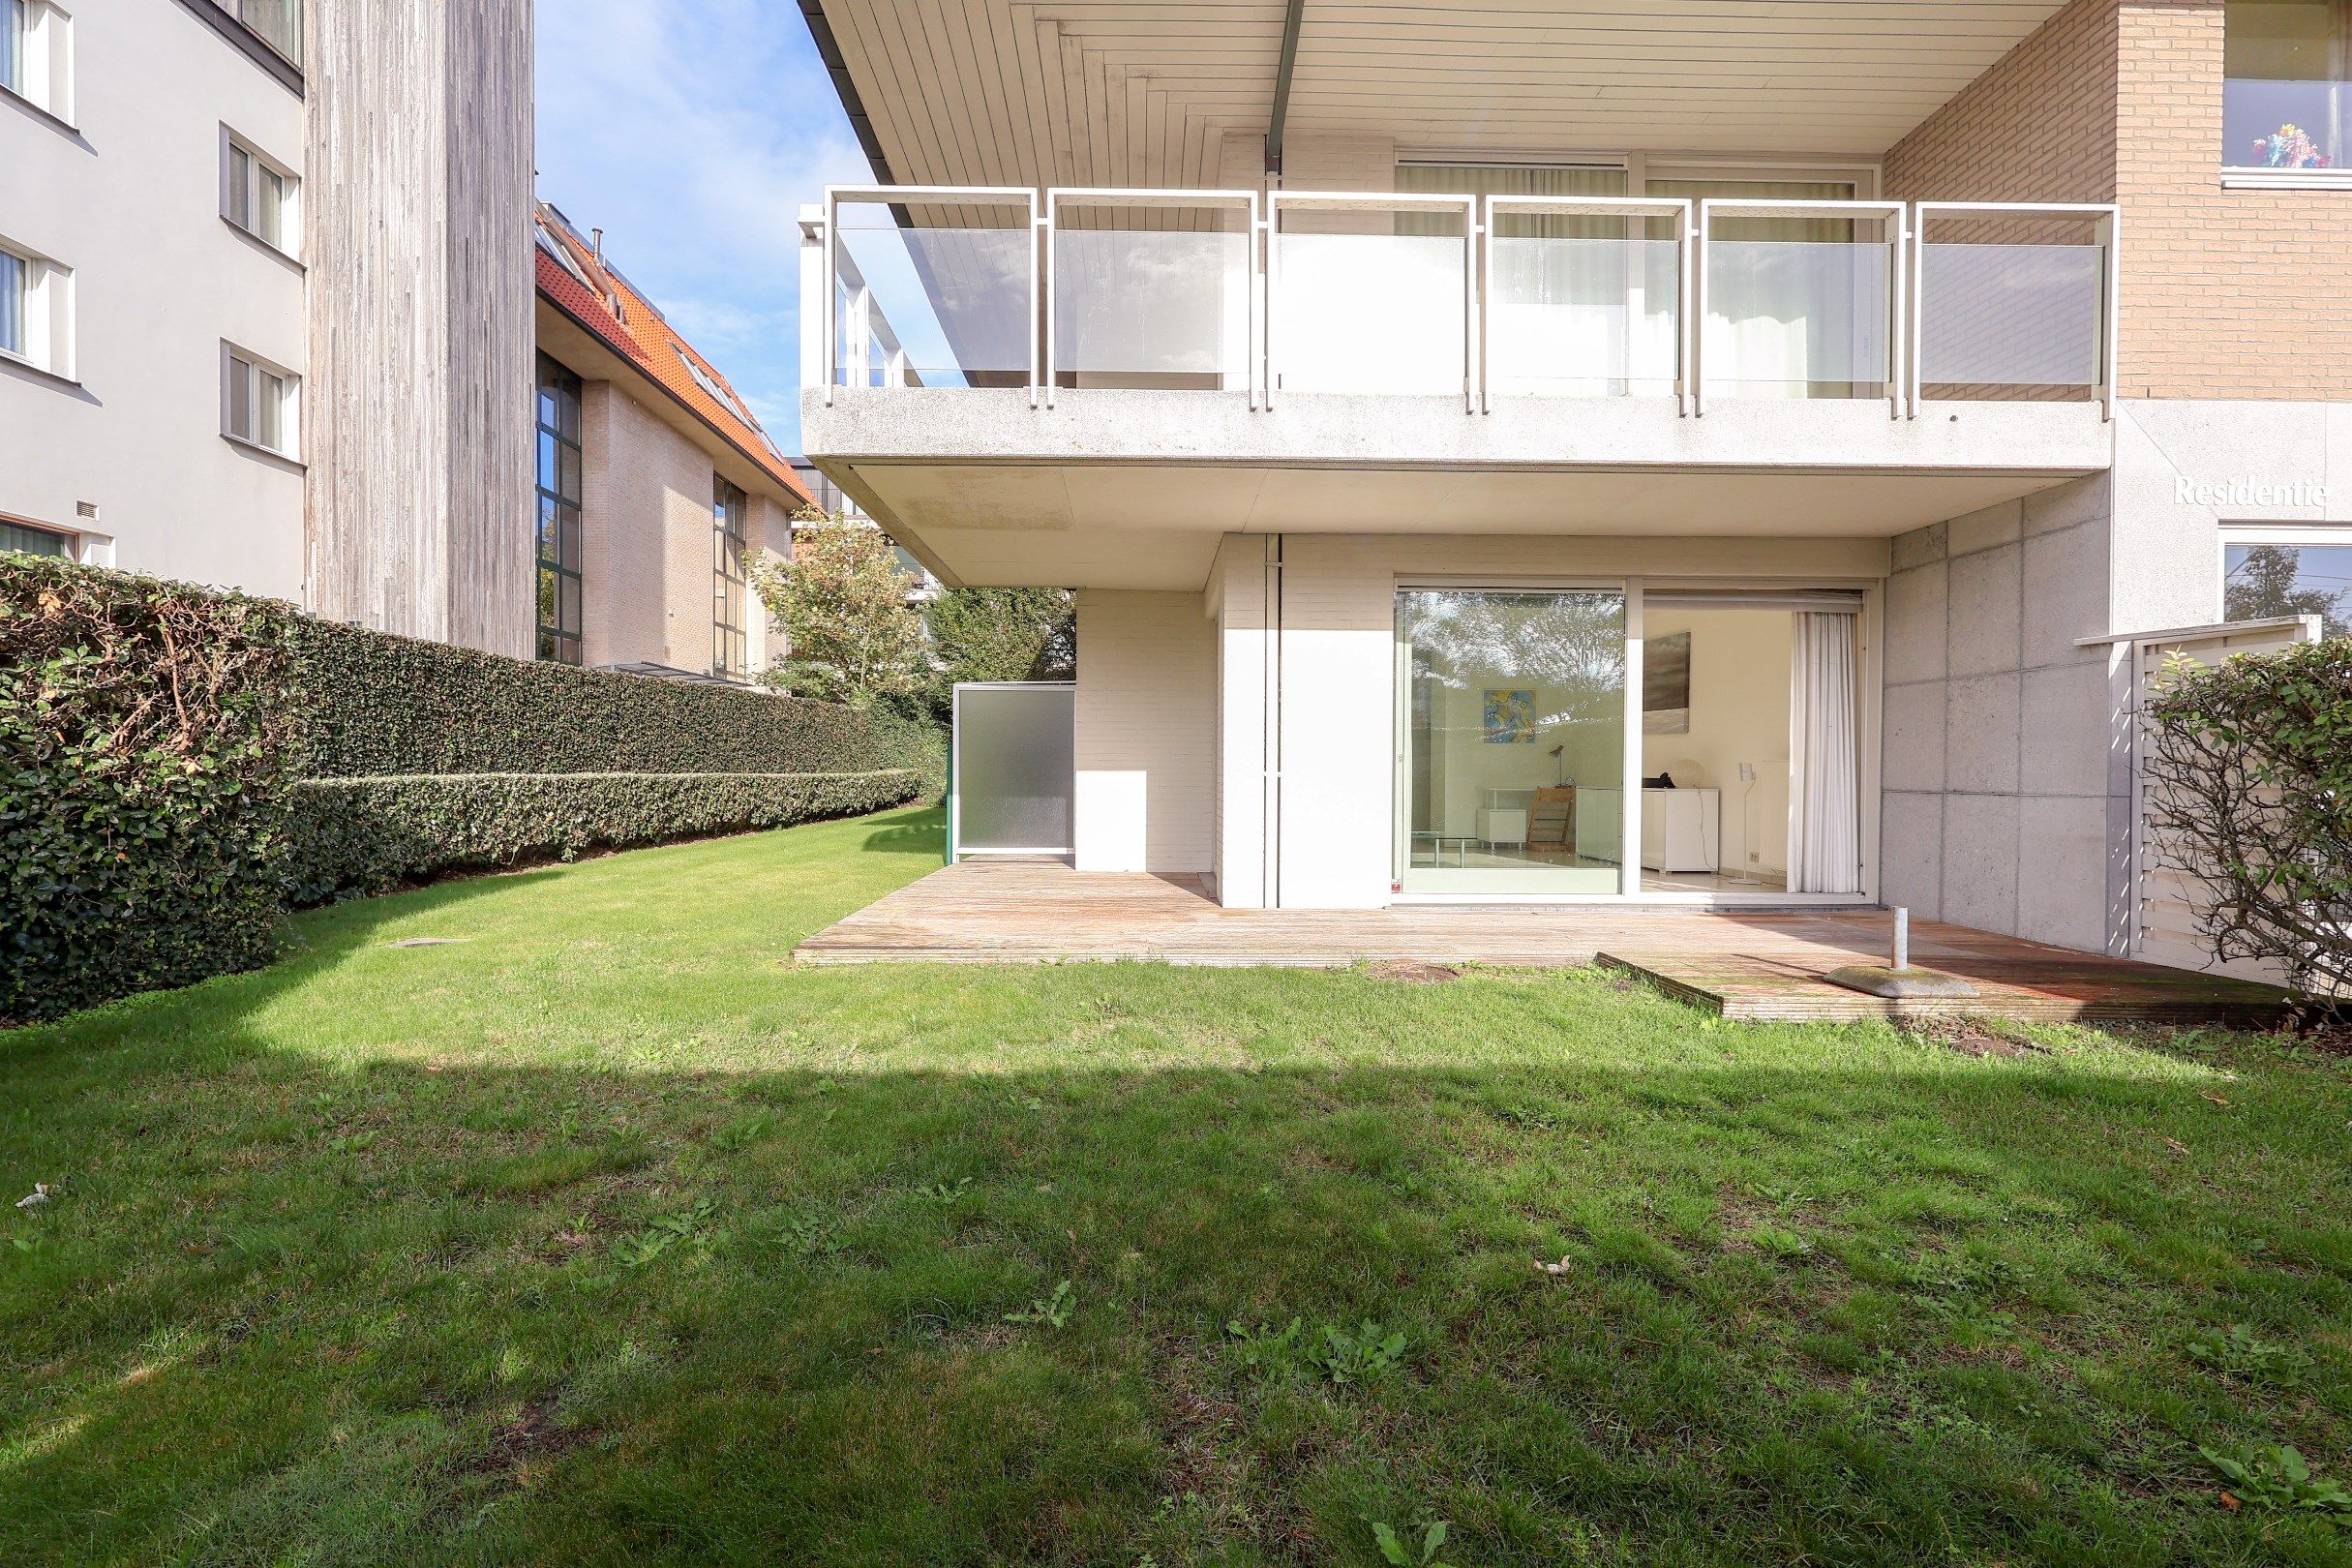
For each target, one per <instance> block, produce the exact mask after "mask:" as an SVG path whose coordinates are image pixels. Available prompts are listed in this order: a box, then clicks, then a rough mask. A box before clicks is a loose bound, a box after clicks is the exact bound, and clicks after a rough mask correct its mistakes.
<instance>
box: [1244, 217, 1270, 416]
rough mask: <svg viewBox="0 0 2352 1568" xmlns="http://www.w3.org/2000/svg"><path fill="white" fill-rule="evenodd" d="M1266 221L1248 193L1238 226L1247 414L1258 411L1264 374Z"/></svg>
mask: <svg viewBox="0 0 2352 1568" xmlns="http://www.w3.org/2000/svg"><path fill="white" fill-rule="evenodd" d="M1265 238H1266V221H1265V219H1264V217H1263V216H1262V215H1261V214H1260V211H1259V208H1258V198H1257V193H1256V192H1255V191H1252V192H1251V193H1250V210H1249V216H1248V217H1247V218H1246V219H1245V220H1244V222H1243V226H1242V293H1243V294H1244V295H1245V296H1247V298H1248V300H1249V305H1248V307H1247V308H1248V311H1249V325H1248V328H1247V330H1246V333H1245V336H1244V338H1243V341H1242V362H1243V365H1244V367H1245V373H1246V375H1247V377H1248V378H1249V382H1250V411H1251V413H1255V412H1257V410H1258V395H1259V391H1260V388H1261V386H1262V385H1263V382H1264V379H1265V374H1266V353H1265V332H1266V263H1265V259H1264V257H1263V256H1261V255H1260V254H1259V249H1258V248H1259V247H1260V246H1261V245H1262V244H1263V243H1264V242H1265Z"/></svg>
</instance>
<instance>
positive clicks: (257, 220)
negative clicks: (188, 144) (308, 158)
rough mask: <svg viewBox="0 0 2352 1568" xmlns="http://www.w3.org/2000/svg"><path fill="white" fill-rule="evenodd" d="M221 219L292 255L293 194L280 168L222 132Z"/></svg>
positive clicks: (292, 185) (293, 181) (293, 185)
mask: <svg viewBox="0 0 2352 1568" xmlns="http://www.w3.org/2000/svg"><path fill="white" fill-rule="evenodd" d="M223 136H224V140H223V143H222V146H223V149H224V151H223V160H222V166H221V216H222V217H224V218H226V219H227V220H228V221H229V222H230V223H232V224H234V225H236V226H238V227H239V228H242V229H244V230H245V231H246V232H247V233H248V234H251V235H252V236H253V237H254V238H256V239H257V240H259V241H261V243H262V244H264V245H267V246H269V247H270V248H272V249H273V250H279V251H284V252H285V253H286V255H288V256H291V255H293V254H294V234H295V231H296V226H295V218H294V191H295V188H296V186H297V185H298V184H299V183H300V182H299V181H297V180H296V179H295V178H294V176H293V175H292V174H291V173H290V172H288V171H287V170H286V169H285V168H284V167H282V166H279V165H277V164H275V163H273V162H271V161H270V160H269V159H267V158H265V157H263V156H262V155H261V154H260V153H258V152H256V151H255V150H254V149H253V148H252V147H250V146H248V145H247V144H246V143H245V142H243V141H240V140H238V139H237V137H236V136H234V135H232V134H230V133H228V132H227V131H226V130H224V132H223Z"/></svg>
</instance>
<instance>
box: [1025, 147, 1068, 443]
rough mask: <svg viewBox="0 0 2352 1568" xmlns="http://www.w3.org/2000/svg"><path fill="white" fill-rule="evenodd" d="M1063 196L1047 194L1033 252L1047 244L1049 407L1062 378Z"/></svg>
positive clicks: (1051, 192)
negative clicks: (1058, 224)
mask: <svg viewBox="0 0 2352 1568" xmlns="http://www.w3.org/2000/svg"><path fill="white" fill-rule="evenodd" d="M1061 199H1062V193H1061V192H1059V191H1048V192H1046V193H1045V221H1044V224H1043V226H1042V227H1041V228H1040V229H1039V230H1038V231H1037V235H1036V244H1033V245H1032V247H1031V249H1032V250H1033V251H1034V250H1035V249H1036V245H1043V246H1044V247H1045V303H1044V311H1045V407H1048V408H1050V407H1053V393H1054V388H1055V387H1056V386H1057V385H1059V384H1060V382H1061V379H1062V372H1061V364H1062V344H1061V339H1062V273H1061V259H1062V256H1061V252H1062V247H1061V244H1060V242H1059V239H1058V237H1057V236H1058V235H1059V233H1060V230H1059V229H1058V228H1056V227H1055V220H1056V219H1057V218H1059V217H1060V216H1061V208H1060V205H1059V203H1060V202H1061Z"/></svg>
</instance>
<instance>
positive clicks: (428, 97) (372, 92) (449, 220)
mask: <svg viewBox="0 0 2352 1568" xmlns="http://www.w3.org/2000/svg"><path fill="white" fill-rule="evenodd" d="M530 29H531V20H530V8H529V6H528V0H446V3H435V0H347V3H343V4H338V5H333V6H321V7H318V8H316V10H315V12H314V15H313V22H312V28H311V38H310V45H309V46H310V72H309V80H310V88H311V91H310V97H309V109H308V113H309V118H310V130H309V143H310V154H309V177H308V184H307V187H306V192H305V194H306V196H307V197H308V208H309V211H308V215H307V216H308V224H309V233H308V235H307V242H308V252H309V265H310V268H311V289H310V317H311V319H310V343H311V354H310V358H311V372H310V384H309V386H308V388H307V390H306V394H305V408H306V415H307V422H308V427H309V428H308V431H307V433H306V437H305V447H306V457H307V459H308V462H309V465H310V475H309V513H310V536H309V541H308V542H309V557H310V578H311V596H312V602H313V605H314V607H315V608H316V609H317V611H318V612H319V613H320V614H321V615H325V616H328V617H330V618H335V619H341V620H354V621H358V622H360V623H361V624H364V625H369V626H375V627H378V628H380V629H382V630H385V631H394V632H400V633H404V634H407V635H409V636H416V637H426V638H432V639H435V640H437V641H443V642H455V643H461V644H465V645H467V646H469V647H474V648H487V649H490V650H492V651H495V652H500V653H509V654H514V655H517V656H523V657H528V655H529V653H530V651H531V644H532V626H533V624H534V622H533V619H532V610H531V588H532V559H533V556H532V546H531V413H530V388H531V351H532V330H533V328H532V321H533V296H532V285H531V261H530V197H531V136H532V129H531V106H532V99H531V31H530Z"/></svg>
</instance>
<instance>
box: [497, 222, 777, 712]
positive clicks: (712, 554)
mask: <svg viewBox="0 0 2352 1568" xmlns="http://www.w3.org/2000/svg"><path fill="white" fill-rule="evenodd" d="M533 233H534V236H535V239H536V246H537V252H536V256H535V257H534V261H535V265H536V267H537V273H538V343H539V354H538V377H537V386H538V413H537V425H538V443H537V447H536V453H535V459H534V461H535V467H536V475H535V480H536V489H537V491H538V501H539V504H538V533H537V550H536V555H537V572H538V576H537V594H536V621H537V624H536V627H535V635H536V639H537V641H536V644H535V648H534V651H535V653H536V654H537V656H538V657H540V658H543V659H559V660H562V661H564V662H566V663H571V664H582V663H586V664H592V665H605V666H617V667H620V668H627V669H639V670H645V671H648V672H652V673H662V674H694V675H713V676H718V677H720V678H728V679H736V680H741V679H747V678H750V677H751V676H752V675H753V674H755V673H756V672H758V671H760V670H763V669H765V668H767V666H768V663H769V659H768V647H767V634H768V627H767V621H768V617H767V616H766V614H765V613H763V612H762V611H761V609H760V607H759V605H758V603H757V601H756V599H755V598H754V596H753V595H752V594H751V593H750V590H749V588H748V586H747V584H746V581H745V571H744V568H745V564H746V561H747V560H748V559H749V558H751V557H752V556H753V555H754V554H755V553H756V552H758V551H761V550H771V551H774V552H775V553H777V554H779V555H788V554H790V552H791V548H792V518H793V514H794V513H796V512H798V511H799V510H800V509H801V508H803V507H805V506H808V505H810V504H811V498H810V495H809V493H808V491H807V490H806V489H804V488H802V486H801V483H800V481H799V476H798V475H797V474H796V473H795V472H794V471H793V467H792V463H791V460H790V459H788V458H786V457H785V456H784V454H783V453H781V452H780V451H778V450H777V449H776V446H775V443H774V442H773V441H771V440H769V437H768V433H767V432H766V431H765V430H762V429H761V428H760V422H759V420H758V419H757V418H755V417H754V416H753V415H752V413H751V410H750V409H749V408H747V407H745V406H744V404H743V400H742V399H741V397H740V396H739V395H738V394H737V392H736V390H735V388H734V386H733V385H732V384H731V383H730V382H729V381H728V380H727V378H726V377H724V376H722V375H720V374H719V372H718V369H717V368H716V367H715V366H713V365H712V364H711V362H710V361H709V359H707V358H705V357H704V356H703V355H702V354H701V353H700V352H699V351H697V350H696V349H695V348H694V347H693V346H692V345H690V344H688V343H687V342H686V340H685V339H684V338H683V337H681V336H680V335H679V334H678V329H677V328H676V327H674V326H672V325H671V324H670V322H669V321H668V319H667V318H665V317H663V316H662V314H661V312H660V311H659V310H658V309H656V308H655V306H654V305H653V302H652V301H651V300H649V299H648V298H646V296H645V295H644V294H643V293H642V292H640V291H639V290H638V289H637V288H636V287H635V286H633V285H631V284H630V283H629V281H628V279H627V278H626V277H625V276H624V275H623V274H622V273H621V272H620V270H619V268H618V267H617V266H615V265H614V264H613V262H612V260H611V258H610V257H608V256H606V255H605V250H604V242H603V236H602V234H601V233H600V232H598V231H593V230H591V231H590V233H588V234H586V235H583V234H582V233H581V232H580V231H579V230H578V229H577V228H575V227H573V226H572V224H571V223H570V221H569V220H567V219H566V218H565V217H564V216H563V215H562V213H560V212H558V210H557V209H556V208H554V207H552V206H550V205H549V204H547V203H546V202H540V203H539V204H538V208H537V211H536V215H535V218H534V221H533Z"/></svg>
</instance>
